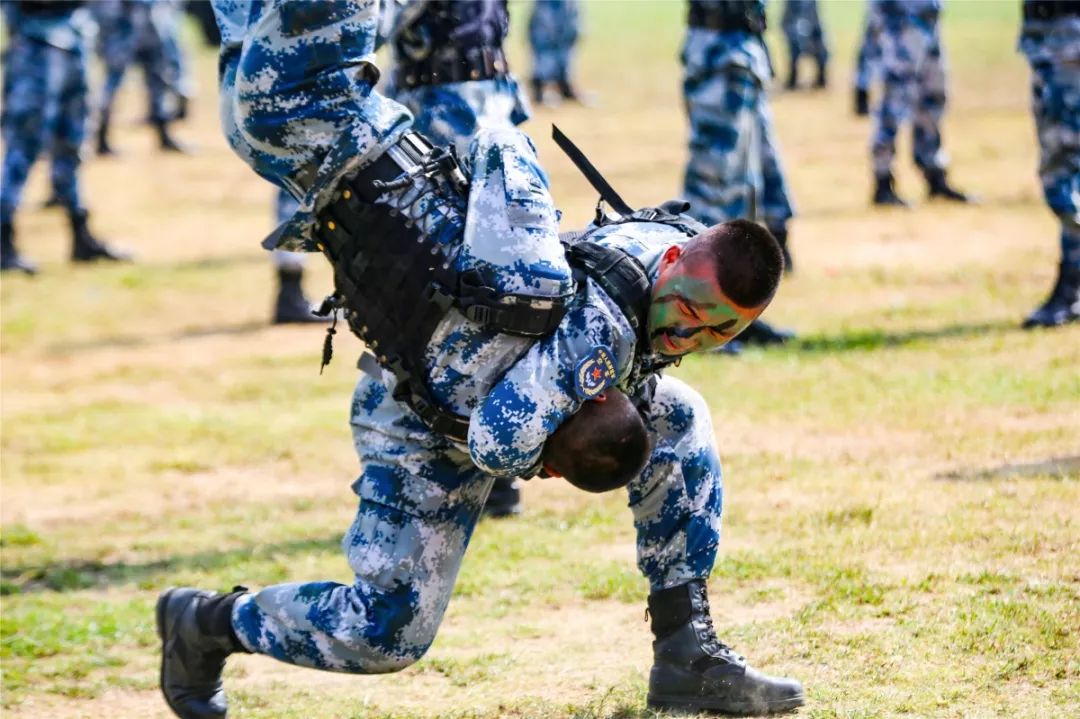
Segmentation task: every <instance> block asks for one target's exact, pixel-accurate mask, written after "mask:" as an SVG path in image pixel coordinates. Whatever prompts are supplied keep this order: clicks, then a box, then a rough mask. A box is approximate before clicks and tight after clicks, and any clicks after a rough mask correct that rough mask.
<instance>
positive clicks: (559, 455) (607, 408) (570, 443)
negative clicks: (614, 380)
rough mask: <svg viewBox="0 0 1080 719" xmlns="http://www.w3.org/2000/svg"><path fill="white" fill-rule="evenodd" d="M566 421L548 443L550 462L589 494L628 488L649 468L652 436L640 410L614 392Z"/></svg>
mask: <svg viewBox="0 0 1080 719" xmlns="http://www.w3.org/2000/svg"><path fill="white" fill-rule="evenodd" d="M601 397H603V398H604V399H603V400H602V401H596V400H592V401H589V402H586V403H585V404H583V405H582V407H581V409H580V410H578V412H577V413H576V414H574V415H573V416H571V417H570V418H569V419H568V420H566V421H565V422H563V423H562V424H561V425H560V426H559V428H558V429H557V430H556V431H555V433H554V434H552V435H551V436H550V437H549V438H548V440H547V443H546V444H545V445H544V456H543V460H544V464H545V465H547V466H548V467H549V468H550V469H551V470H553V471H555V472H557V473H559V474H561V475H562V476H563V477H564V478H565V479H566V481H567V482H569V483H570V484H572V485H574V486H575V487H577V488H578V489H582V490H584V491H586V492H594V493H599V492H608V491H610V490H613V489H618V488H619V487H625V486H626V485H627V484H629V483H630V480H632V479H634V478H635V477H637V476H638V475H639V474H640V473H641V470H642V469H644V468H645V463H646V462H647V461H648V459H649V453H650V449H651V448H650V446H649V436H648V432H647V431H646V429H645V422H644V420H642V418H641V414H640V413H639V412H638V410H637V407H635V406H634V403H633V402H631V401H630V398H628V397H627V396H626V395H625V394H623V393H622V392H620V391H619V390H616V389H609V390H607V391H606V392H605V393H604V394H603V395H601Z"/></svg>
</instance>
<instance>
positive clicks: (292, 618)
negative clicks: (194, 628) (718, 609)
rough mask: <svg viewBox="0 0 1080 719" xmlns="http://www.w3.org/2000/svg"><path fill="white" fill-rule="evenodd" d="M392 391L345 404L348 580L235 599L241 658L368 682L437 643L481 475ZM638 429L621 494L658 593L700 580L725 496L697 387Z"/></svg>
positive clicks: (480, 497) (668, 398) (369, 392)
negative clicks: (349, 434)
mask: <svg viewBox="0 0 1080 719" xmlns="http://www.w3.org/2000/svg"><path fill="white" fill-rule="evenodd" d="M391 393H392V386H389V385H387V384H384V383H382V382H380V381H377V380H374V379H372V378H370V377H366V376H365V377H364V378H362V379H361V381H360V383H359V384H358V386H357V389H356V393H355V394H354V396H353V404H352V425H353V436H354V439H355V442H356V447H357V451H358V453H359V455H360V460H361V462H362V463H363V467H364V469H363V472H362V474H361V475H360V478H359V479H358V480H357V481H356V482H355V483H354V485H353V489H354V491H355V492H356V493H357V494H358V495H359V497H360V506H359V510H358V512H357V515H356V519H355V520H354V521H353V523H352V526H351V527H350V528H349V531H348V532H347V533H346V535H345V537H344V539H343V540H342V549H343V550H344V552H345V555H346V557H347V558H348V561H349V565H350V567H351V568H352V570H353V572H354V574H355V580H354V582H353V583H352V584H351V585H345V584H338V583H335V582H312V583H303V584H281V585H277V586H271V587H267V588H265V589H263V590H261V591H259V592H257V593H255V594H251V595H247V596H245V597H243V598H241V599H240V600H239V601H238V602H237V603H236V605H235V607H234V609H233V617H232V619H233V628H234V629H235V631H236V634H237V636H238V637H239V639H240V641H241V642H242V643H243V644H244V646H245V647H247V648H248V649H250V650H252V651H255V652H258V653H260V654H267V655H270V656H273V657H275V658H277V659H280V660H282V661H285V662H289V663H292V664H297V665H301V666H307V667H315V668H319V669H326V670H333V671H344V672H353V673H362V674H373V673H380V672H391V671H396V670H399V669H402V668H404V667H406V666H408V665H409V664H411V663H412V662H414V661H416V660H417V659H419V658H420V657H421V656H422V655H423V654H424V652H425V651H426V650H427V648H428V647H429V646H430V645H431V643H432V641H433V640H434V638H435V633H436V631H437V630H438V628H439V624H440V623H441V621H442V617H443V613H444V612H445V610H446V606H447V604H448V602H449V601H450V595H451V591H452V589H453V586H454V581H455V579H456V577H457V573H458V569H459V568H460V566H461V560H462V557H463V556H464V553H465V549H466V547H467V546H468V544H469V539H470V538H471V536H472V533H473V529H474V528H475V526H476V522H477V519H478V518H479V516H480V512H481V510H482V508H483V505H484V500H485V498H486V497H487V493H488V491H489V489H490V487H491V479H490V478H489V477H486V476H484V474H483V473H482V472H480V470H478V469H477V468H476V467H475V466H474V465H473V464H472V463H471V462H470V461H469V458H468V455H467V454H466V453H465V452H463V451H462V450H460V449H459V448H457V447H455V446H454V445H452V444H450V443H449V442H448V441H447V440H445V439H444V438H442V437H440V436H437V435H434V434H432V433H431V432H429V431H428V430H427V429H426V428H425V427H424V425H423V424H422V423H421V422H420V420H419V419H418V418H417V417H416V416H415V415H413V414H412V413H411V412H410V411H409V410H407V409H405V408H404V407H403V406H402V405H400V404H399V403H397V402H395V401H394V400H393V398H392V397H391ZM646 425H647V427H648V429H649V432H650V433H651V435H652V437H653V439H654V441H655V447H654V449H653V453H652V458H651V460H650V462H649V464H648V466H647V467H646V469H645V470H644V471H643V473H642V474H641V476H640V477H639V478H638V479H636V480H635V481H634V482H632V483H631V484H630V486H629V488H628V489H629V504H630V509H631V512H632V514H633V519H634V524H635V527H636V529H637V554H638V566H639V568H640V569H641V571H642V573H643V574H644V575H645V576H646V577H647V578H648V580H649V584H650V587H651V588H652V589H653V590H659V589H662V588H666V587H671V586H675V585H678V584H683V583H685V582H687V581H689V580H691V579H695V578H703V577H706V576H708V574H709V572H710V570H711V569H712V566H713V563H714V561H715V559H716V551H717V546H718V544H719V539H720V517H721V509H722V498H723V489H722V477H721V470H720V462H719V458H718V457H717V454H716V450H715V447H714V439H713V429H712V423H711V420H710V414H709V410H708V407H707V406H706V405H705V402H704V400H703V399H702V398H701V397H700V395H698V394H697V393H696V392H694V390H692V389H690V388H689V387H688V386H687V385H685V384H684V383H682V382H680V381H679V380H676V379H673V378H670V377H665V378H663V379H661V380H660V382H659V384H658V387H657V391H656V395H655V398H654V401H653V403H652V406H651V408H650V409H649V411H648V412H647V413H646ZM546 481H560V480H554V479H550V480H546ZM568 491H570V490H569V489H568Z"/></svg>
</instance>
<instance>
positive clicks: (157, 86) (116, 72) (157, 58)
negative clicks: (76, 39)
mask: <svg viewBox="0 0 1080 719" xmlns="http://www.w3.org/2000/svg"><path fill="white" fill-rule="evenodd" d="M161 9H164V8H161ZM154 10H155V8H154V6H152V5H150V4H149V3H143V2H135V3H122V4H120V3H117V4H106V3H103V4H102V6H101V8H100V9H99V11H98V17H99V20H98V22H99V27H100V28H101V30H100V41H99V54H100V56H101V59H102V62H103V63H104V64H105V82H104V83H103V84H102V88H101V98H100V100H99V104H100V109H101V111H102V112H109V111H111V109H112V106H113V102H114V100H115V99H116V93H117V91H119V89H120V86H121V85H122V84H123V82H124V76H125V75H126V74H127V71H128V68H129V67H131V65H132V64H137V65H138V66H139V67H140V68H142V71H143V76H144V80H145V83H146V92H147V95H148V96H149V98H148V99H149V114H150V117H151V119H153V120H160V121H166V120H169V119H171V118H172V116H173V115H174V114H175V110H174V104H175V103H174V97H173V94H172V92H171V91H172V90H174V89H175V86H176V84H177V78H176V76H175V75H176V72H178V70H177V69H176V68H174V67H173V66H172V65H171V63H170V59H169V55H168V48H167V42H168V38H167V37H163V36H162V35H161V34H160V33H159V32H158V27H157V26H156V25H155V23H154V19H153V17H152V13H153V12H154ZM173 41H174V42H175V38H173ZM176 52H177V53H178V52H179V48H178V47H177V49H176Z"/></svg>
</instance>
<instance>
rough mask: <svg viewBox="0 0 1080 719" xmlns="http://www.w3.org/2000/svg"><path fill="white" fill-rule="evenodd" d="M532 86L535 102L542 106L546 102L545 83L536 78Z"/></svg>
mask: <svg viewBox="0 0 1080 719" xmlns="http://www.w3.org/2000/svg"><path fill="white" fill-rule="evenodd" d="M530 86H531V87H532V98H533V102H534V103H535V104H537V105H541V104H543V102H544V81H543V80H538V79H536V78H535V77H534V78H533V79H532V81H531V83H530Z"/></svg>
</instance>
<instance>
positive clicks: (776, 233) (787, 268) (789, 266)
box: [772, 227, 795, 274]
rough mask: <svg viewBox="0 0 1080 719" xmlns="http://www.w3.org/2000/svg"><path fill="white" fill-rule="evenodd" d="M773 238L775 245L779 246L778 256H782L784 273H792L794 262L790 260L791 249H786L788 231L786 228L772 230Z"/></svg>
mask: <svg viewBox="0 0 1080 719" xmlns="http://www.w3.org/2000/svg"><path fill="white" fill-rule="evenodd" d="M772 234H773V237H775V238H776V241H777V243H778V244H779V245H780V254H782V255H783V256H784V272H787V273H789V274H790V273H792V272H794V271H795V261H794V260H793V259H791V248H789V247H788V231H787V228H786V227H785V228H783V229H776V230H772Z"/></svg>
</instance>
